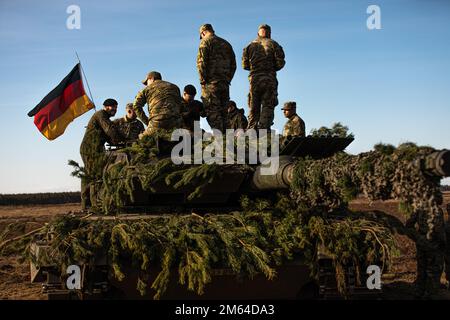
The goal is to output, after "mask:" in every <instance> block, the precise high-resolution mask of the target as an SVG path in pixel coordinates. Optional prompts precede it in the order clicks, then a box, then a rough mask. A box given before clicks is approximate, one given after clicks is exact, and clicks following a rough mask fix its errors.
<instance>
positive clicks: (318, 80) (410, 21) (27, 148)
mask: <svg viewBox="0 0 450 320" xmlns="http://www.w3.org/2000/svg"><path fill="white" fill-rule="evenodd" d="M71 4H75V5H78V6H79V7H80V8H81V29H80V30H68V29H67V28H66V20H67V18H68V16H69V14H67V13H66V9H67V7H68V6H69V5H71ZM370 4H376V5H378V6H379V7H380V8H381V24H382V29H381V30H372V31H370V30H368V29H367V27H366V20H367V18H368V16H369V15H368V14H367V13H366V9H367V7H368V6H369V5H370ZM205 22H209V23H211V24H213V26H214V28H215V29H216V33H217V34H218V35H219V36H221V37H224V38H225V39H227V40H228V41H229V42H230V43H231V44H232V46H233V48H234V51H235V53H236V57H237V62H238V66H240V59H241V55H242V49H243V48H244V47H245V46H246V45H247V43H248V42H249V41H251V40H252V39H253V38H254V37H255V35H256V32H257V26H258V25H259V24H261V23H267V24H270V25H271V26H272V36H273V38H274V39H275V40H277V41H278V42H279V43H280V44H281V45H282V46H283V48H284V50H285V53H286V61H287V63H286V66H285V68H284V69H283V70H282V71H281V72H279V74H278V80H279V100H280V104H281V103H282V102H284V101H288V100H295V101H297V104H298V106H299V107H298V109H299V110H298V111H299V114H300V115H301V116H302V118H303V119H304V120H305V122H306V126H307V131H308V132H309V131H310V130H311V129H312V128H318V127H320V126H322V125H325V126H330V125H331V124H332V123H334V122H337V121H341V122H342V123H344V124H346V125H348V126H349V127H350V129H351V131H352V132H353V133H354V134H355V136H356V140H355V141H354V142H353V143H352V145H351V146H350V147H349V148H348V151H349V152H350V153H359V152H362V151H367V150H370V149H371V148H372V146H373V145H374V144H375V143H378V142H385V143H392V144H395V145H397V144H398V143H401V142H405V141H413V142H417V143H419V144H425V145H431V146H433V147H435V148H450V141H449V138H450V125H449V119H450V76H449V75H450V2H449V1H445V0H442V1H439V0H428V1H425V0H421V1H419V0H416V1H414V0H409V1H407V0H390V1H379V0H371V1H365V0H345V1H344V0H328V1H326V0H319V1H295V2H294V1H283V0H278V1H265V0H260V1H234V0H229V1H226V2H223V1H220V2H211V1H208V2H207V1H186V0H185V1H161V0H160V1H95V2H94V1H79V0H71V1H64V0H62V1H61V0H60V1H21V0H14V1H12V0H11V1H10V0H8V1H5V0H0V48H1V51H0V70H1V72H0V97H1V100H0V110H1V111H2V114H3V117H4V119H3V121H2V124H1V125H0V136H1V139H2V140H1V141H2V156H1V157H0V179H1V180H0V193H20V192H44V191H68V190H79V181H78V179H75V178H72V177H70V172H71V168H70V167H68V166H67V160H68V159H74V160H76V161H80V156H79V153H78V150H79V145H80V142H81V139H82V137H83V134H84V126H85V125H86V124H87V122H88V121H89V118H90V116H91V115H92V112H89V113H87V114H85V115H83V116H82V117H80V118H78V119H76V120H75V121H74V122H73V123H72V124H71V125H69V127H68V129H67V131H66V133H65V134H64V135H62V136H61V137H59V138H58V139H56V140H54V141H48V140H46V139H45V138H44V137H43V136H42V135H41V134H40V133H39V132H38V130H37V129H36V127H35V126H34V124H33V119H32V118H29V117H27V115H26V114H27V112H28V111H29V110H31V109H32V108H33V107H34V106H35V105H36V104H37V103H38V102H39V101H40V100H41V99H42V98H43V97H44V96H45V95H46V94H47V93H48V92H49V91H50V90H51V89H53V87H55V86H56V85H57V84H58V83H59V81H60V80H62V78H63V77H64V76H65V75H66V74H67V73H68V72H69V71H70V70H71V68H72V67H73V66H74V65H75V63H76V62H77V61H76V57H75V53H74V52H75V51H78V54H79V55H80V58H81V60H82V64H83V66H84V69H85V72H86V75H87V77H88V80H89V84H90V87H91V90H92V94H93V98H94V101H95V103H96V104H97V106H98V107H101V103H102V102H103V100H105V99H106V98H109V97H113V98H115V99H116V100H118V101H119V112H118V116H120V115H121V114H122V113H123V108H124V106H125V104H126V103H127V102H131V101H133V99H134V96H135V95H136V93H137V92H138V91H139V90H140V89H142V85H141V84H140V80H142V78H143V77H144V76H145V74H146V73H147V72H148V71H150V70H158V71H160V72H161V73H162V75H163V77H164V78H165V79H166V80H168V81H171V82H173V83H175V84H177V85H178V86H179V87H180V88H182V87H183V86H184V85H185V84H187V83H192V84H194V85H195V86H196V87H197V89H199V84H198V76H197V70H196V66H195V59H196V53H197V48H198V43H199V39H198V28H199V26H200V25H201V24H203V23H205ZM247 75H248V74H247V72H246V71H244V70H243V69H242V68H240V67H239V68H238V70H237V72H236V75H235V77H234V79H233V82H232V85H231V97H232V99H233V100H235V101H236V102H237V103H238V105H239V106H240V107H244V108H247V93H248V80H247ZM283 124H284V118H283V115H282V113H281V110H280V106H279V107H278V108H277V109H276V116H275V125H274V127H275V128H276V129H278V130H281V128H282V126H283ZM448 181H449V180H446V182H448Z"/></svg>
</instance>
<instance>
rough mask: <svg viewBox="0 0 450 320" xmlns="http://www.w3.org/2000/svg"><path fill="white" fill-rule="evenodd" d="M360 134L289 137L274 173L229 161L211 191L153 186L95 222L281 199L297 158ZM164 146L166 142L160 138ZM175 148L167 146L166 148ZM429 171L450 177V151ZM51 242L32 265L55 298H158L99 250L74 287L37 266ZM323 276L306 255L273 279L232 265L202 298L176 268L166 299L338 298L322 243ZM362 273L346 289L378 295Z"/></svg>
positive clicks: (349, 274) (432, 160) (426, 163)
mask: <svg viewBox="0 0 450 320" xmlns="http://www.w3.org/2000/svg"><path fill="white" fill-rule="evenodd" d="M352 141H353V138H352V137H350V138H337V137H305V138H300V137H293V138H290V139H286V140H284V141H283V143H282V144H281V145H280V158H279V159H280V160H279V164H280V165H279V167H278V170H277V171H276V173H274V174H272V175H264V174H262V172H261V171H262V169H263V167H264V164H261V163H258V164H255V165H252V166H246V167H245V170H243V168H244V167H243V166H241V165H227V166H224V167H223V168H222V169H221V175H220V178H219V179H215V180H213V181H212V182H211V183H210V184H209V185H208V188H207V189H205V190H203V193H202V194H201V195H200V196H198V197H196V198H194V199H190V198H189V194H191V193H192V192H193V190H194V189H195V187H196V186H195V185H192V186H185V187H182V188H177V189H176V188H172V187H168V186H167V185H166V184H165V183H163V182H160V183H157V184H155V185H154V186H153V191H152V192H147V191H144V190H143V188H140V187H139V184H137V185H138V186H137V188H136V189H135V190H134V195H133V197H132V198H133V200H132V201H131V200H129V201H128V202H127V203H126V205H125V207H124V208H123V209H124V211H123V213H122V214H121V215H119V216H112V217H108V216H101V215H100V216H99V215H92V216H90V217H89V218H88V219H92V220H105V221H107V220H108V219H121V220H133V219H139V220H151V219H156V218H158V217H160V216H161V215H167V214H170V213H172V212H176V213H177V214H179V215H180V214H181V215H182V214H190V213H191V212H193V211H195V212H197V213H200V212H202V210H203V211H205V212H214V211H218V212H221V213H227V212H230V211H232V210H234V209H235V208H236V207H237V206H238V201H239V197H240V196H242V195H248V196H249V197H253V198H255V197H263V198H265V197H267V198H270V197H273V196H274V194H275V193H276V192H289V186H290V185H291V183H292V180H293V171H294V167H295V160H296V159H298V158H304V157H309V158H311V159H315V160H319V159H324V158H327V157H330V156H332V155H334V154H336V153H337V152H340V151H343V150H344V149H345V148H346V147H347V146H348V145H349V144H350V143H351V142H352ZM159 143H162V144H164V143H166V142H163V141H160V142H159ZM161 149H167V150H170V146H169V147H167V148H161ZM108 152H109V161H110V162H109V165H108V166H107V167H106V168H105V170H108V168H109V166H111V165H113V164H116V163H119V162H123V161H125V162H126V161H130V159H129V155H128V154H127V153H125V152H123V150H122V149H120V148H115V149H111V150H109V151H108ZM167 156H168V154H167V153H162V154H160V158H161V159H164V158H165V157H167ZM415 162H416V165H417V166H420V167H421V168H422V169H423V170H424V171H425V172H427V173H428V174H430V175H433V176H439V177H444V176H449V175H450V151H448V150H441V151H436V152H433V153H432V154H430V155H428V156H427V157H426V158H420V159H416V160H415ZM48 250H49V246H48V239H42V240H40V241H37V242H35V243H33V245H32V250H31V252H32V255H33V256H34V259H32V262H31V281H32V282H34V283H36V282H41V283H43V292H44V293H46V294H47V295H48V298H49V299H72V298H73V299H79V298H82V299H103V298H113V299H129V298H130V299H151V298H152V297H153V295H154V293H155V292H154V291H153V290H149V291H148V292H147V293H146V294H145V295H142V294H140V293H139V292H138V290H137V289H136V281H137V279H138V276H139V271H138V270H136V269H133V268H132V267H129V268H128V269H127V270H126V274H127V279H126V280H125V281H118V280H117V279H115V277H113V276H112V275H111V262H110V261H109V260H108V257H107V255H106V253H105V254H103V255H99V256H98V257H97V258H96V259H95V262H94V263H91V264H89V265H87V264H85V263H82V262H80V264H79V266H80V269H81V270H83V281H82V287H81V289H78V290H69V289H68V288H67V286H66V282H65V280H66V279H67V274H64V273H62V272H61V267H60V266H57V265H52V264H48V265H37V264H36V261H38V260H39V256H41V255H48V254H49V252H48ZM315 256H316V259H317V265H318V266H319V277H318V278H312V277H311V270H310V267H309V265H308V264H306V263H305V261H303V260H302V259H297V258H295V259H294V260H293V261H290V262H288V263H285V264H283V265H281V266H278V267H276V271H277V274H278V277H277V278H276V279H275V280H268V279H266V278H265V277H264V275H262V274H258V275H256V276H255V277H254V278H253V279H241V280H239V281H238V280H236V275H235V274H234V273H233V272H232V270H231V269H227V268H216V269H213V270H212V272H211V273H212V277H213V279H212V281H211V283H209V284H207V286H206V287H205V292H204V294H203V295H201V296H199V295H197V294H195V293H194V292H192V291H190V290H188V289H187V288H186V287H185V286H181V285H180V284H179V283H178V281H177V279H175V278H174V277H175V275H174V272H172V275H171V277H172V278H171V279H170V281H169V286H168V287H167V290H166V292H165V294H164V296H163V297H162V298H163V299H192V300H195V299H303V298H319V297H321V298H326V299H328V298H338V297H342V296H341V293H340V292H339V290H338V288H337V283H336V281H335V279H334V276H333V275H334V270H333V268H334V267H333V259H332V257H331V256H330V255H329V254H328V253H327V251H326V250H325V249H324V248H322V247H317V248H316V255H315ZM159 271H160V269H158V268H153V269H151V270H150V274H149V275H148V277H149V281H153V280H154V279H155V278H156V277H157V274H158V272H159ZM355 277H356V271H355V270H354V269H353V268H352V267H351V266H349V267H348V268H347V269H346V270H345V281H346V288H347V292H348V294H349V295H352V296H354V297H373V296H377V295H379V294H380V291H371V290H368V289H367V288H366V287H365V278H364V277H365V276H364V275H363V281H361V283H357V281H356V280H355Z"/></svg>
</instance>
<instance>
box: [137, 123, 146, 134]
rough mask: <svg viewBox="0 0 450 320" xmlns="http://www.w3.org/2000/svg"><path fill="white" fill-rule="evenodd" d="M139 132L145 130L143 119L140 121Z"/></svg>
mask: <svg viewBox="0 0 450 320" xmlns="http://www.w3.org/2000/svg"><path fill="white" fill-rule="evenodd" d="M138 127H139V133H142V132H144V130H145V128H144V124H143V123H142V122H141V121H138Z"/></svg>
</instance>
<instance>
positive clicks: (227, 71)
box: [197, 24, 236, 131]
mask: <svg viewBox="0 0 450 320" xmlns="http://www.w3.org/2000/svg"><path fill="white" fill-rule="evenodd" d="M200 39H201V42H200V47H199V49H198V55H197V69H198V73H199V75H200V84H201V85H202V100H203V104H204V106H205V113H206V119H207V120H208V123H209V125H210V127H211V128H213V129H218V130H221V131H224V129H225V127H226V124H227V121H226V118H227V110H226V106H227V103H228V100H230V83H231V80H232V79H233V76H234V73H235V71H236V56H235V55H234V52H233V47H232V46H231V45H230V44H229V43H228V42H227V41H226V40H224V39H222V38H219V37H218V36H216V35H215V33H214V29H213V27H212V26H211V25H210V24H204V25H202V26H201V27H200Z"/></svg>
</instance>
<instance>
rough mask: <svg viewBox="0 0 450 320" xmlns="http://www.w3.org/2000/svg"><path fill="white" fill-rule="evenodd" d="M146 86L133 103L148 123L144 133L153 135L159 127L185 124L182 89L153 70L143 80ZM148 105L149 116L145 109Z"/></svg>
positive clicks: (139, 116)
mask: <svg viewBox="0 0 450 320" xmlns="http://www.w3.org/2000/svg"><path fill="white" fill-rule="evenodd" d="M142 84H144V85H146V87H145V88H144V89H143V90H141V91H140V92H139V93H138V94H137V96H136V98H135V100H134V103H133V109H134V110H135V112H136V115H137V117H138V118H139V119H140V120H141V121H142V122H143V123H144V124H147V129H146V130H145V131H144V133H143V135H151V134H153V133H154V132H156V131H157V130H159V129H164V130H172V129H176V128H181V127H182V126H183V119H182V117H181V93H180V89H179V88H178V87H177V86H176V85H174V84H173V83H170V82H168V81H163V80H162V76H161V74H160V73H159V72H157V71H151V72H149V73H148V74H147V77H146V78H145V79H144V80H143V81H142ZM145 104H147V105H148V113H149V116H148V117H147V115H146V114H145V112H144V111H143V107H144V105H145Z"/></svg>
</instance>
